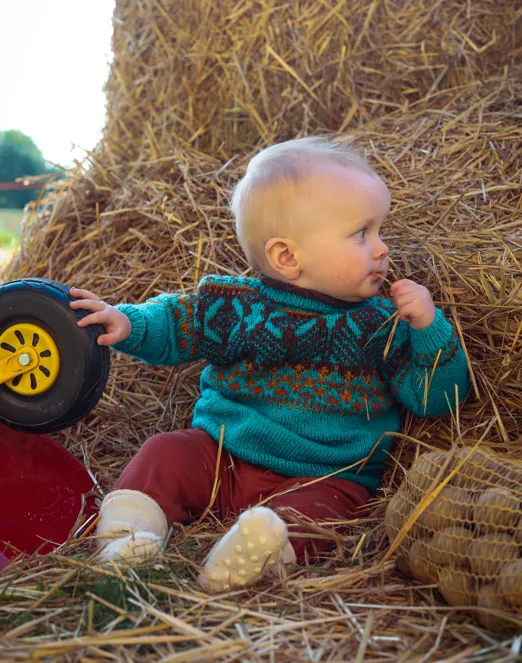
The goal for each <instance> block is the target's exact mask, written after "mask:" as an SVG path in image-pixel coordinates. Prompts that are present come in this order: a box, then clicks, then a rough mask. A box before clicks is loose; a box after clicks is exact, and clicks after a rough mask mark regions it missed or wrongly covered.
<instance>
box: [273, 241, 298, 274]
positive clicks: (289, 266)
mask: <svg viewBox="0 0 522 663" xmlns="http://www.w3.org/2000/svg"><path fill="white" fill-rule="evenodd" d="M265 256H266V259H267V261H268V264H269V265H270V267H271V268H272V269H273V270H274V272H276V273H277V274H279V275H280V276H283V277H284V278H285V279H288V280H289V281H294V280H295V279H297V278H298V277H299V274H300V273H301V268H300V267H299V262H298V261H297V258H296V256H295V247H294V245H293V242H292V241H291V240H289V239H285V238H283V237H272V239H269V240H268V242H267V243H266V245H265Z"/></svg>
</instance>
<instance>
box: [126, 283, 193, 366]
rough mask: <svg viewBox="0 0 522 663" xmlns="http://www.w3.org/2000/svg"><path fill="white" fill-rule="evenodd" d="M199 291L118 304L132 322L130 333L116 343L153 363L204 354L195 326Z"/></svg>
mask: <svg viewBox="0 0 522 663" xmlns="http://www.w3.org/2000/svg"><path fill="white" fill-rule="evenodd" d="M196 299H197V295H196V294H193V295H181V294H162V295H158V296H157V297H153V298H152V299H149V300H147V301H146V302H145V303H144V304H119V305H118V306H117V307H116V308H118V309H119V310H120V311H121V312H122V313H124V314H125V315H126V316H127V317H128V318H129V320H130V322H131V333H130V336H129V337H128V338H127V339H126V340H125V341H123V342H121V343H118V344H116V345H114V346H113V349H114V350H118V351H119V352H124V353H125V354H129V355H132V356H133V357H136V358H138V359H141V360H142V361H144V362H146V363H147V364H151V365H153V366H159V365H163V366H175V365H178V364H183V363H185V362H187V361H195V360H197V359H200V358H201V354H200V351H199V348H198V343H197V333H196V330H195V322H194V317H195V313H194V311H195V305H196Z"/></svg>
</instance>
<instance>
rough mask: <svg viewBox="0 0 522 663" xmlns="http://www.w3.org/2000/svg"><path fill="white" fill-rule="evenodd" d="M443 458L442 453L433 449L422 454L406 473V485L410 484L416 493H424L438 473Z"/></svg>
mask: <svg viewBox="0 0 522 663" xmlns="http://www.w3.org/2000/svg"><path fill="white" fill-rule="evenodd" d="M444 460H445V456H444V454H441V453H437V452H435V451H431V452H429V453H425V454H422V456H420V457H419V458H417V460H416V461H415V462H414V463H413V465H412V466H411V468H410V471H409V472H408V474H407V475H406V481H407V483H408V486H411V487H412V489H414V491H415V492H416V493H425V492H426V491H427V490H428V488H429V487H430V486H431V485H432V483H433V480H434V479H435V477H436V476H437V474H438V473H439V470H440V468H441V467H442V464H443V463H444Z"/></svg>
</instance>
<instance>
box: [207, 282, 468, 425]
mask: <svg viewBox="0 0 522 663" xmlns="http://www.w3.org/2000/svg"><path fill="white" fill-rule="evenodd" d="M238 280H239V279H238ZM253 283H259V282H256V281H254V280H253V279H242V283H241V286H240V287H238V285H236V284H233V285H229V284H228V283H223V281H222V280H221V279H220V278H219V277H208V278H207V279H205V281H203V282H202V283H201V285H200V287H199V290H198V300H197V313H196V324H195V331H196V333H197V336H198V346H199V348H200V351H201V354H202V355H203V356H204V357H205V358H206V359H208V360H209V361H210V362H211V363H212V364H213V365H214V369H213V370H211V371H209V372H208V374H207V379H208V381H209V384H211V386H212V387H213V388H215V389H217V390H219V391H222V392H223V393H228V394H229V395H230V397H238V396H241V397H243V398H245V397H246V398H249V399H251V398H253V399H256V400H261V401H264V402H265V403H267V404H270V405H275V406H277V407H293V408H296V409H304V410H309V411H315V412H323V413H330V412H332V411H336V412H337V413H339V414H341V415H347V414H357V415H360V414H363V415H364V416H367V417H370V416H372V415H373V414H374V413H376V412H382V411H383V410H386V409H389V408H390V407H391V405H392V398H391V395H390V386H389V382H390V381H393V380H394V378H395V379H396V382H397V387H399V386H400V385H401V384H402V383H403V381H404V379H405V376H406V375H407V372H408V367H409V365H410V363H411V359H412V357H411V346H410V344H409V343H408V342H407V341H408V340H409V335H408V333H407V332H408V328H407V326H406V324H405V323H402V324H401V325H399V326H398V328H397V330H396V332H395V337H394V338H395V342H394V343H393V344H392V350H391V352H390V356H389V358H388V360H387V361H384V360H383V355H384V349H385V346H386V342H387V338H388V334H389V333H390V327H389V326H384V327H383V328H382V329H381V330H380V331H377V330H379V328H380V327H381V326H382V325H383V324H384V323H385V322H386V321H387V320H388V319H389V318H390V316H391V314H392V313H393V311H394V310H395V308H394V306H393V304H392V303H391V302H389V301H387V300H382V299H378V298H373V299H370V300H367V301H366V302H363V303H361V304H360V305H356V306H353V307H352V308H350V309H347V310H338V309H333V310H331V311H329V312H327V313H325V312H323V313H315V314H314V313H310V312H307V311H300V310H295V309H294V310H292V309H288V308H286V309H278V308H274V306H273V303H272V302H270V301H269V300H268V299H267V297H266V296H264V295H263V293H262V291H260V290H259V289H256V288H254V287H252V284H253ZM376 331H377V333H376ZM456 349H457V342H456V339H455V338H454V337H452V341H451V343H450V344H448V346H447V347H445V348H444V351H443V352H442V353H441V354H440V356H439V353H432V354H429V355H419V357H418V362H417V365H418V366H419V367H424V368H426V369H427V370H431V369H432V368H433V366H434V365H435V362H437V365H440V366H444V365H446V364H447V363H448V362H451V360H452V358H453V356H454V354H455V352H456ZM391 391H392V392H393V387H392V390H391Z"/></svg>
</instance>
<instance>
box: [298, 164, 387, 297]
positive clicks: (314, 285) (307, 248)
mask: <svg viewBox="0 0 522 663" xmlns="http://www.w3.org/2000/svg"><path fill="white" fill-rule="evenodd" d="M390 204H391V196H390V192H389V191H388V188H387V187H386V185H385V184H384V182H383V181H382V180H381V179H380V178H379V177H377V176H376V175H371V174H368V173H365V172H363V171H361V170H358V169H356V168H346V167H342V166H338V165H325V166H322V167H321V168H320V169H315V170H313V171H312V172H310V175H309V176H308V177H307V179H306V181H305V182H303V183H302V185H300V186H299V195H297V196H296V198H295V207H294V209H292V217H293V223H292V227H293V228H294V229H295V230H294V233H292V234H293V236H294V240H295V241H296V243H297V247H298V248H297V250H296V252H295V255H296V258H297V260H298V262H299V265H300V267H301V273H300V276H299V278H298V279H297V280H296V281H295V282H294V283H295V285H299V286H301V287H303V288H308V289H311V290H315V291H317V292H321V293H323V294H326V295H330V296H331V297H336V298H337V299H341V300H343V301H347V302H359V301H362V300H364V299H367V298H369V297H373V296H374V295H376V294H377V293H378V291H379V288H380V287H381V284H382V279H381V278H380V276H385V275H386V272H387V270H388V253H389V250H388V247H387V246H386V244H384V242H383V241H382V240H381V238H380V235H379V233H380V230H381V226H382V224H383V222H384V220H385V219H386V217H387V216H388V214H389V212H390Z"/></svg>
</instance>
